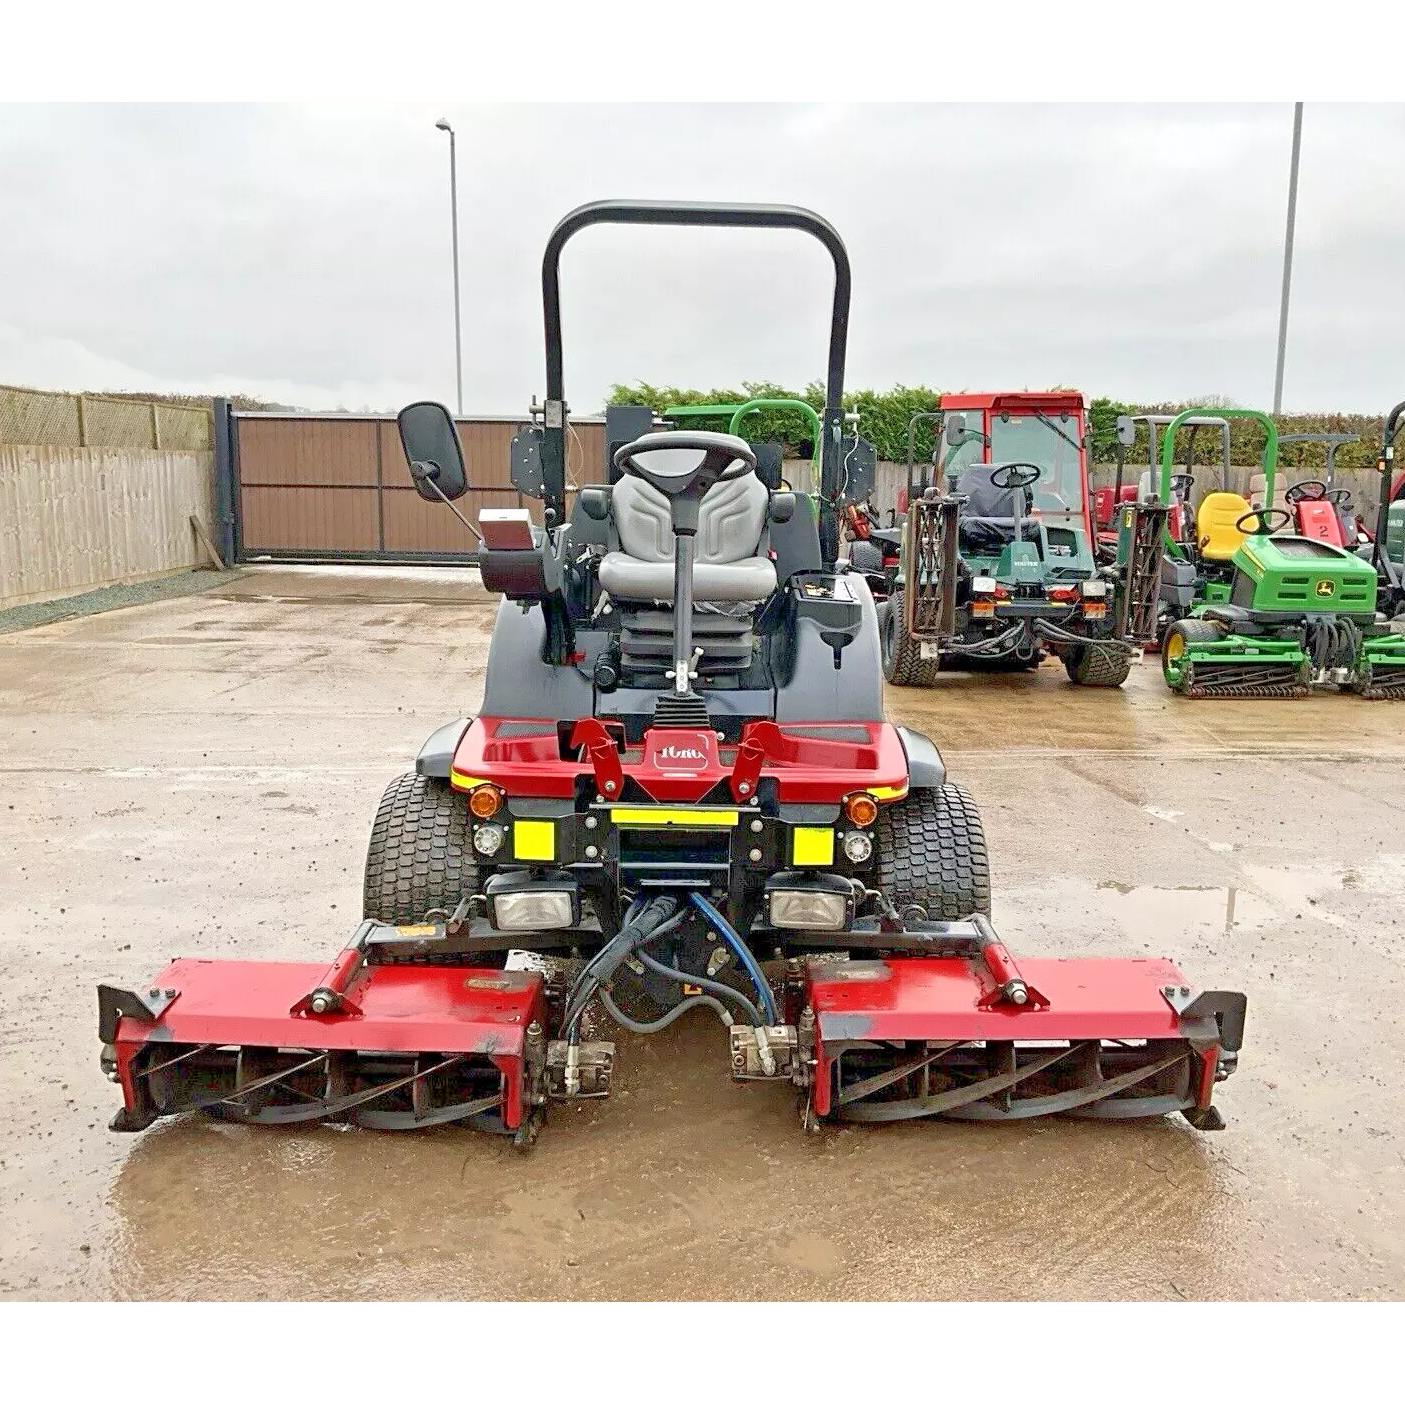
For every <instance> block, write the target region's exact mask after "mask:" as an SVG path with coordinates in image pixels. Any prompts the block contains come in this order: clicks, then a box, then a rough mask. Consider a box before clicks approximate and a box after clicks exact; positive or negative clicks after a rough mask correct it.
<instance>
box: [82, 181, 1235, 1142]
mask: <svg viewBox="0 0 1405 1405" xmlns="http://www.w3.org/2000/svg"><path fill="white" fill-rule="evenodd" d="M600 223H624V224H652V225H658V224H669V225H713V226H717V225H725V226H739V227H748V228H756V227H763V228H785V229H793V230H799V231H802V232H804V233H806V234H809V235H811V236H813V237H814V238H815V239H817V240H819V241H820V243H821V244H822V245H823V246H824V247H825V248H826V249H827V250H828V252H829V253H830V255H831V257H832V259H833V263H834V269H835V283H834V300H833V307H832V312H831V324H830V348H829V369H828V376H827V380H826V405H825V412H824V443H823V464H822V473H821V518H822V520H821V522H819V523H816V521H815V517H814V515H813V514H812V513H811V512H810V511H808V510H807V508H806V507H805V505H803V504H797V502H796V499H795V496H794V495H793V494H790V493H785V492H781V491H778V490H773V489H769V488H768V487H767V486H766V485H765V483H763V482H762V481H761V480H760V479H759V478H758V477H757V475H756V472H755V467H756V461H755V455H754V454H753V452H752V450H751V449H750V447H749V446H748V445H747V444H746V442H745V441H743V440H741V439H737V438H735V437H733V436H731V435H727V434H709V433H701V432H695V431H664V432H649V430H648V427H647V424H645V425H644V426H643V428H644V432H641V433H639V434H638V435H637V437H635V438H633V439H630V440H628V441H624V442H620V443H618V444H617V445H615V447H614V451H613V453H612V454H611V455H610V475H611V481H610V482H609V483H608V484H606V485H604V486H600V487H587V488H583V489H582V490H581V491H580V493H579V495H578V497H577V500H576V503H575V506H574V510H573V511H572V512H571V513H570V514H569V517H568V514H567V510H566V509H567V502H566V479H565V462H566V455H565V450H566V435H567V433H568V431H569V425H568V415H567V408H566V399H565V388H564V380H563V375H562V357H561V325H560V300H559V288H558V263H559V256H560V253H561V250H562V247H563V246H564V245H565V243H566V242H567V240H568V239H569V238H570V237H571V236H572V235H574V234H576V233H577V232H579V231H580V230H582V229H585V228H587V227H588V226H591V225H595V224H600ZM542 273H543V292H544V300H545V311H546V332H547V394H546V400H545V404H544V406H543V407H542V412H541V420H540V423H534V424H533V426H532V427H531V429H530V430H529V431H527V432H525V433H524V435H523V436H521V437H520V438H519V442H518V444H517V446H516V447H515V451H514V456H513V473H514V483H515V485H516V487H517V488H518V489H519V491H521V492H523V493H525V494H528V495H533V496H538V497H540V499H541V501H542V517H543V520H544V524H545V525H544V527H543V528H536V527H534V526H533V525H532V524H531V521H530V519H529V518H528V517H527V514H526V513H525V512H517V511H515V510H511V509H509V510H506V511H491V510H485V511H484V512H483V513H482V514H481V517H480V524H479V525H480V528H481V530H482V534H483V538H484V545H483V548H482V550H481V553H480V563H481V569H482V573H483V580H484V583H485V584H486V585H487V586H488V587H489V588H491V589H496V590H499V591H501V592H502V594H503V600H502V603H501V605H500V608H499V612H498V617H497V623H496V626H495V628H494V632H493V637H492V644H491V648H490V652H489V659H488V670H487V684H486V693H485V697H484V701H483V707H482V712H481V713H480V715H479V716H477V717H475V718H473V719H471V720H470V719H461V720H458V721H455V722H450V723H448V724H447V725H445V726H444V727H442V728H440V730H439V731H437V732H436V733H434V735H433V736H431V737H430V739H429V740H428V741H427V742H426V743H425V745H424V747H423V749H422V750H421V752H420V754H419V758H418V761H417V763H416V767H415V770H414V772H413V773H411V774H408V775H405V776H402V777H401V778H400V779H398V780H396V781H394V782H393V783H392V784H391V786H390V787H389V789H388V790H387V791H386V793H385V796H384V798H383V799H382V801H381V804H380V809H379V811H378V812H377V815H376V819H375V824H374V827H373V829H372V835H371V844H370V851H369V853H368V855H367V861H366V877H365V909H364V910H365V921H363V922H362V923H361V925H360V926H359V927H358V928H357V929H356V931H355V933H354V934H353V935H352V938H351V940H350V942H349V943H348V944H347V945H346V947H345V949H344V950H343V951H342V952H341V954H340V955H338V956H336V957H335V958H334V959H332V960H331V961H330V962H317V963H311V964H295V963H281V962H244V961H210V960H178V961H176V962H175V963H174V964H172V965H171V966H170V967H169V968H168V969H167V970H165V971H163V972H161V973H160V974H159V975H158V976H157V977H156V978H155V979H154V980H153V981H151V982H149V983H143V985H142V986H141V987H140V988H138V989H133V990H123V989H119V988H115V987H111V986H105V987H101V988H100V990H99V1019H100V1030H101V1037H102V1040H103V1043H104V1046H105V1048H104V1062H105V1064H106V1066H107V1067H108V1069H109V1071H110V1073H111V1076H112V1077H113V1079H114V1080H115V1081H116V1082H117V1083H119V1084H120V1086H121V1088H122V1095H123V1101H124V1106H123V1108H122V1110H121V1111H120V1112H119V1113H118V1115H117V1117H116V1119H115V1121H114V1123H113V1126H114V1127H115V1128H116V1129H118V1130H123V1131H137V1130H139V1129H141V1128H143V1127H146V1126H147V1125H149V1124H150V1123H151V1122H152V1121H154V1120H155V1119H156V1118H159V1117H163V1116H167V1115H170V1114H175V1113H183V1112H192V1111H205V1112H209V1113H212V1114H217V1115H219V1116H221V1117H224V1118H227V1119H232V1120H236V1121H240V1122H247V1123H259V1124H274V1125H285V1124H289V1123H296V1122H312V1121H318V1120H328V1121H334V1122H343V1123H347V1122H349V1123H355V1124H359V1125H361V1126H364V1127H373V1128H418V1127H426V1126H432V1125H436V1124H442V1123H462V1124H467V1125H468V1126H471V1127H476V1128H480V1129H483V1130H489V1131H494V1132H499V1133H507V1134H511V1135H512V1136H514V1138H515V1139H516V1141H517V1143H518V1144H519V1145H523V1146H525V1145H530V1144H531V1142H532V1141H533V1140H534V1138H535V1136H536V1134H537V1131H538V1129H539V1128H540V1126H541V1124H542V1121H543V1119H544V1117H545V1115H546V1112H547V1109H548V1107H549V1106H550V1105H551V1104H552V1103H554V1102H570V1101H574V1100H576V1099H580V1098H599V1097H604V1096H605V1095H606V1094H608V1093H609V1091H610V1087H611V1082H612V1077H613V1071H614V1046H613V1044H612V1043H610V1042H609V1041H608V1040H607V1039H604V1038H602V1037H601V1034H602V1033H603V1029H602V1026H603V1025H604V1022H605V1016H607V1015H608V1017H609V1018H610V1019H612V1020H614V1021H615V1022H616V1023H617V1024H619V1025H621V1026H623V1027H625V1028H627V1029H629V1030H632V1031H637V1032H639V1033H643V1034H648V1033H650V1032H652V1031H655V1030H659V1029H662V1028H664V1027H665V1026H667V1025H669V1024H671V1023H672V1022H673V1021H674V1020H676V1019H678V1018H679V1017H680V1016H682V1015H685V1014H687V1013H688V1012H690V1011H694V1010H704V1011H707V1012H709V1013H710V1014H711V1015H715V1016H716V1017H717V1018H718V1019H719V1020H720V1022H721V1023H722V1024H723V1025H724V1026H725V1028H726V1031H727V1066H728V1067H729V1069H730V1071H731V1074H732V1076H733V1077H734V1078H736V1079H740V1080H752V1079H764V1080H770V1079H780V1080H784V1081H787V1082H789V1083H791V1084H793V1085H794V1086H795V1088H796V1089H797V1090H798V1093H799V1101H800V1104H801V1107H802V1108H803V1110H804V1112H803V1116H804V1120H805V1122H806V1125H808V1126H812V1127H814V1126H818V1125H819V1124H820V1123H821V1122H822V1121H824V1120H827V1119H835V1120H848V1121H855V1122H882V1121H891V1120H896V1119H902V1118H913V1117H950V1118H960V1119H968V1120H978V1121H1006V1120H1012V1119H1019V1118H1028V1117H1035V1116H1041V1115H1047V1114H1054V1113H1067V1114H1071V1115H1073V1116H1079V1117H1094V1118H1113V1119H1116V1118H1126V1117H1149V1116H1160V1115H1162V1114H1166V1113H1171V1112H1180V1113H1183V1114H1184V1115H1185V1117H1186V1118H1188V1119H1189V1120H1190V1121H1191V1122H1192V1123H1193V1124H1194V1125H1195V1126H1197V1127H1202V1128H1215V1127H1218V1126H1220V1125H1222V1123H1221V1121H1220V1118H1219V1114H1218V1113H1217V1112H1216V1110H1215V1108H1214V1106H1213V1101H1212V1100H1213V1095H1214V1091H1215V1085H1216V1083H1217V1082H1218V1081H1219V1080H1221V1079H1222V1078H1224V1077H1225V1076H1226V1075H1228V1074H1229V1073H1230V1072H1231V1071H1232V1070H1233V1068H1234V1066H1235V1061H1236V1058H1237V1051H1238V1049H1239V1044H1240V1039H1241V1035H1242V1029H1243V1016H1244V1003H1245V1002H1244V997H1243V996H1242V995H1238V994H1235V993H1232V992H1198V991H1196V990H1194V989H1193V988H1192V987H1191V985H1190V982H1189V981H1188V980H1187V979H1186V978H1185V977H1184V976H1183V975H1182V974H1181V973H1180V972H1179V971H1178V970H1177V969H1176V968H1175V967H1174V966H1173V965H1171V964H1170V963H1169V962H1167V961H1163V960H1147V959H1140V958H1138V959H1083V960H1045V961H1018V962H1017V961H1016V960H1015V958H1014V957H1012V956H1011V954H1010V952H1009V951H1008V950H1007V948H1006V947H1005V946H1004V945H1003V944H1002V942H1001V941H1000V939H999V938H998V937H997V935H996V933H995V932H994V930H993V929H992V927H991V925H990V921H989V918H988V916H987V914H988V912H989V908H990V880H989V871H988V864H987V857H986V845H985V838H984V836H983V834H982V831H981V822H980V818H979V816H978V814H977V813H976V810H975V807H974V805H973V804H972V802H971V799H970V797H969V796H968V795H967V793H966V792H965V791H964V790H963V789H962V788H961V787H960V786H958V785H955V784H953V783H951V782H949V781H948V780H947V778H946V772H945V768H944V766H943V763H942V758H941V756H940V754H939V753H938V751H937V748H936V747H935V746H934V745H933V744H932V743H931V742H930V741H929V740H928V739H927V738H926V737H924V736H922V735H920V734H919V733H916V732H913V731H909V730H907V729H905V728H901V727H895V726H893V725H892V724H890V723H889V722H887V721H885V720H884V716H883V697H882V679H881V672H880V668H879V641H878V623H877V617H876V613H875V610H874V605H873V600H872V596H871V595H870V593H869V591H868V588H867V586H866V584H865V583H864V580H863V577H862V576H861V575H859V574H858V573H856V572H852V571H848V572H840V571H838V570H837V569H836V560H835V557H836V553H837V546H838V531H837V516H838V514H839V512H841V511H842V509H843V497H844V494H843V484H844V478H843V472H842V466H843V462H844V458H843V455H844V452H845V449H846V445H845V441H844V435H843V425H844V419H843V412H842V394H843V378H844V357H845V333H846V329H847V325H848V316H849V286H850V280H849V263H848V257H847V254H846V252H845V249H844V245H843V243H842V242H841V241H840V239H839V236H838V234H837V233H836V232H835V231H834V229H833V228H832V227H831V226H830V225H829V224H827V223H826V222H825V221H824V220H823V219H821V218H820V217H819V216H817V215H814V214H812V213H810V212H809V211H806V210H800V209H795V208H790V207H773V206H755V205H753V206H738V207H727V206H714V205H668V204H655V203H628V202H604V203H600V204H595V205H587V206H584V207H582V208H581V209H578V210H576V211H574V212H573V213H572V214H570V215H568V216H567V217H566V218H565V219H564V220H563V221H562V222H561V224H559V225H558V226H557V228H556V230H555V231H554V232H553V233H552V235H551V238H550V240H549V242H548V244H547V250H546V256H545V260H544V263H543V270H542ZM400 431H401V437H402V442H403V444H404V447H405V451H406V457H407V459H408V461H409V462H410V464H411V467H412V474H413V477H414V481H415V484H416V487H417V488H418V489H419V491H420V493H421V495H422V496H424V497H426V498H430V499H433V500H440V499H442V500H443V501H445V502H452V500H454V499H456V498H458V497H460V496H461V495H462V494H463V493H464V492H465V491H466V487H467V477H466V471H465V466H464V461H463V455H462V449H461V446H460V445H459V442H458V439H457V437H456V435H455V431H454V427H453V423H452V421H451V419H450V418H449V415H448V412H447V411H445V410H444V409H443V407H442V406H438V405H433V404H429V403H421V404H417V405H412V406H410V407H408V408H407V409H405V410H404V411H403V412H402V413H401V416H400ZM608 437H609V436H608V435H607V438H608ZM826 518H827V519H828V520H827V523H826V521H825V520H823V519H826ZM822 543H828V546H822ZM514 952H528V953H539V954H541V956H543V957H545V958H548V960H547V961H546V963H545V964H547V965H548V966H550V965H551V964H552V960H553V959H554V961H555V962H556V963H557V964H558V966H559V968H560V969H561V970H564V972H565V973H566V976H565V977H564V978H562V979H560V980H558V979H556V978H555V977H554V976H552V977H549V976H548V975H546V974H544V973H543V972H542V971H541V970H538V969H531V970H528V969H518V968H517V967H518V965H519V964H520V961H519V958H518V957H516V956H513V955H512V953H514Z"/></svg>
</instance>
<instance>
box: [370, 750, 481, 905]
mask: <svg viewBox="0 0 1405 1405" xmlns="http://www.w3.org/2000/svg"><path fill="white" fill-rule="evenodd" d="M472 854H473V838H472V834H471V832H470V824H469V817H468V802H467V800H466V799H465V798H464V797H463V796H462V795H460V794H459V793H458V792H457V791H455V790H452V789H451V788H450V786H449V784H448V782H447V781H441V780H434V779H432V778H431V777H429V776H421V775H417V774H414V773H411V774H410V775H405V776H400V777H398V778H397V779H395V780H393V781H391V783H390V785H389V786H387V787H386V791H385V794H384V795H383V796H381V803H380V807H379V808H378V809H377V810H376V818H375V822H374V823H373V824H372V826H371V843H370V847H369V848H368V849H367V851H366V878H365V886H364V889H363V907H362V912H363V913H364V915H365V916H366V917H368V918H370V919H372V920H373V921H376V922H392V923H395V924H396V925H397V926H400V925H405V924H409V923H414V922H423V921H424V920H425V916H426V914H428V913H430V912H435V911H439V912H445V913H450V912H453V910H454V909H455V908H456V907H457V906H458V904H459V899H460V898H461V897H462V896H463V895H464V894H465V893H476V892H477V891H478V887H479V882H478V869H477V867H476V865H475V864H474V863H473V860H472Z"/></svg>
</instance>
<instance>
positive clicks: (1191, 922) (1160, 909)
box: [1097, 880, 1282, 932]
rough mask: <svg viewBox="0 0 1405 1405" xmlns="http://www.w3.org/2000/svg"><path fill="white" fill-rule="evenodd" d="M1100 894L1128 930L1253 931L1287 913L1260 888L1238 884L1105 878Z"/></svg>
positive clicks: (1111, 913)
mask: <svg viewBox="0 0 1405 1405" xmlns="http://www.w3.org/2000/svg"><path fill="white" fill-rule="evenodd" d="M1097 894H1098V899H1099V902H1100V905H1101V906H1102V908H1103V911H1104V912H1105V913H1106V914H1107V916H1108V917H1110V918H1112V919H1113V920H1114V921H1115V922H1117V923H1118V924H1119V925H1120V926H1122V927H1123V928H1124V929H1125V930H1126V931H1128V932H1131V931H1142V932H1144V931H1147V930H1148V929H1172V930H1179V931H1185V932H1188V931H1192V930H1199V931H1202V932H1231V931H1240V932H1243V931H1253V930H1254V929H1255V928H1258V927H1264V926H1267V925H1268V924H1269V923H1271V922H1275V921H1278V920H1280V918H1281V916H1282V914H1281V913H1280V912H1279V911H1277V910H1276V909H1275V908H1274V907H1273V905H1272V904H1271V903H1268V902H1266V901H1264V899H1263V898H1262V897H1260V896H1259V895H1258V894H1257V893H1256V892H1253V891H1252V890H1250V889H1248V888H1240V887H1234V886H1231V887H1223V888H1204V887H1198V886H1190V885H1185V886H1176V887H1170V888H1151V887H1140V886H1135V885H1133V884H1130V883H1117V882H1113V881H1111V880H1106V881H1104V882H1102V883H1099V884H1098V886H1097Z"/></svg>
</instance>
